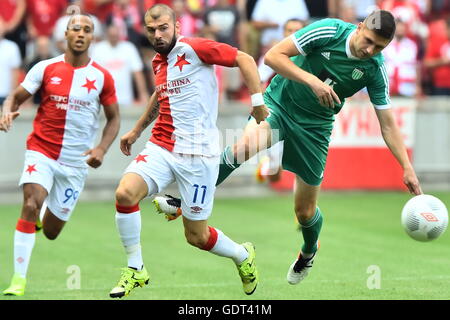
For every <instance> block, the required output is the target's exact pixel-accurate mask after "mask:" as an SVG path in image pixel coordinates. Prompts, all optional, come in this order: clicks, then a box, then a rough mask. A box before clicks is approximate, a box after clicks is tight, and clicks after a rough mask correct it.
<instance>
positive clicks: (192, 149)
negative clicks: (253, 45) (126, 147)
mask: <svg viewBox="0 0 450 320" xmlns="http://www.w3.org/2000/svg"><path fill="white" fill-rule="evenodd" d="M236 55H237V49H236V48H234V47H232V46H230V45H227V44H224V43H219V42H216V41H213V40H209V39H203V38H185V37H179V38H178V40H177V42H176V44H175V46H174V47H173V49H172V50H171V51H170V52H169V54H167V55H163V54H159V53H158V54H157V55H156V56H155V57H154V59H153V72H154V73H155V84H156V92H157V97H158V102H159V104H160V109H159V116H158V119H157V121H156V123H155V125H154V127H153V130H152V136H151V138H150V141H152V142H153V143H155V144H157V145H159V146H161V147H163V148H166V149H167V150H169V151H171V152H175V153H183V154H195V155H203V156H216V155H218V154H220V145H219V130H218V129H217V126H216V121H217V109H218V103H219V101H218V100H219V90H218V85H217V79H216V76H215V73H214V66H213V65H214V64H217V65H222V66H227V67H232V66H234V63H235V60H236Z"/></svg>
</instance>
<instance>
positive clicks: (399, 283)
mask: <svg viewBox="0 0 450 320" xmlns="http://www.w3.org/2000/svg"><path fill="white" fill-rule="evenodd" d="M433 195H435V196H437V197H439V198H440V199H441V200H442V201H444V203H446V204H447V206H448V207H450V193H433ZM409 198H410V196H409V195H408V194H406V193H395V192H392V193H391V192H373V193H365V192H343V193H329V192H323V193H322V194H321V197H320V201H319V205H320V207H321V210H322V212H323V213H324V225H323V228H322V233H321V237H320V240H321V248H320V250H319V253H318V255H317V258H316V261H315V264H314V267H313V269H312V270H311V273H310V275H309V276H308V278H306V279H305V280H304V282H302V283H301V284H300V285H298V286H291V285H289V284H288V283H287V282H286V272H287V269H288V267H289V266H290V264H291V263H292V261H293V260H294V259H295V257H296V255H297V253H298V250H299V248H300V246H301V244H302V238H301V234H300V233H299V232H298V231H297V230H296V225H295V222H294V215H293V198H292V195H282V196H274V197H269V198H261V199H244V198H242V199H219V200H216V203H215V209H214V212H213V214H212V217H211V219H210V225H212V226H214V227H217V228H219V229H221V230H222V231H224V233H225V234H227V235H228V236H229V237H231V238H232V239H233V240H235V241H237V242H245V241H252V242H253V243H254V244H255V245H256V252H257V254H256V259H257V265H258V269H259V272H260V283H259V285H258V288H257V290H256V292H255V293H254V294H253V295H252V296H246V295H245V294H244V293H243V291H242V287H241V283H240V279H239V276H238V274H237V270H236V268H235V266H234V264H233V263H232V262H231V260H228V259H225V258H221V257H217V256H214V255H212V254H209V253H207V252H204V251H201V250H198V249H196V248H194V247H191V246H189V245H188V244H187V242H186V241H185V239H184V234H183V227H182V222H181V220H180V219H178V220H176V221H173V222H166V221H165V219H163V217H162V216H158V215H156V214H155V211H154V209H153V207H152V206H151V203H150V201H148V200H147V201H143V202H142V203H141V213H142V247H143V256H144V261H145V264H146V267H147V269H148V271H149V273H150V285H149V286H146V287H144V288H137V289H135V290H134V291H133V292H132V293H131V295H130V296H129V297H127V298H125V299H149V300H181V299H190V300H202V299H212V300H216V299H217V300H246V299H248V300H252V299H257V300H265V299H269V300H302V299H402V300H403V299H449V298H450V231H448V230H447V232H446V233H445V234H444V235H443V236H442V237H441V238H439V239H437V240H435V241H432V242H428V243H421V242H416V241H414V240H412V239H410V238H409V237H408V236H407V235H406V233H405V232H404V231H403V229H402V227H401V224H400V215H401V209H402V206H403V204H404V203H406V201H407V200H408V199H409ZM19 210H20V206H18V205H2V206H0V212H1V217H2V218H1V224H0V239H1V241H0V288H1V289H2V290H3V289H4V288H6V287H7V286H8V284H9V281H10V277H11V275H12V272H13V262H12V259H13V234H14V228H15V224H16V222H17V218H18V215H19ZM114 213H115V207H114V201H111V202H109V203H100V202H99V203H79V204H78V206H77V208H76V210H75V212H74V214H73V216H72V219H71V220H70V221H69V223H68V224H67V225H66V227H65V230H63V232H62V233H61V235H60V237H59V238H58V239H57V240H55V241H50V240H47V239H45V237H44V236H43V234H41V233H38V234H37V237H36V245H35V247H34V251H33V256H32V259H31V264H30V269H29V272H28V284H27V292H26V295H25V296H24V297H4V296H0V300H7V299H96V300H98V299H109V296H108V293H109V290H110V289H111V288H112V287H113V286H114V285H115V284H116V282H117V280H118V279H119V275H120V268H121V267H124V266H126V257H125V253H124V251H123V248H122V246H121V244H120V240H119V236H118V233H117V230H116V227H115V221H114ZM73 266H75V267H73ZM73 270H79V271H80V278H79V279H80V282H79V283H80V289H70V288H68V287H70V286H71V284H72V286H73V283H74V282H71V280H72V279H73V275H74V273H73V272H74V271H73ZM373 270H378V271H379V276H380V277H379V279H380V282H379V284H380V288H379V289H369V288H368V283H369V284H371V283H373V282H372V281H371V279H373V277H374V276H376V275H375V274H374V273H372V272H373Z"/></svg>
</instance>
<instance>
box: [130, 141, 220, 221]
mask: <svg viewBox="0 0 450 320" xmlns="http://www.w3.org/2000/svg"><path fill="white" fill-rule="evenodd" d="M126 173H136V174H138V175H140V176H141V177H142V178H143V179H144V180H145V182H146V183H147V185H148V186H149V192H150V193H151V191H150V186H151V185H153V184H152V183H151V182H150V179H151V180H153V181H154V183H156V185H157V186H158V190H157V192H161V191H163V190H164V189H165V188H166V187H167V186H168V185H169V184H171V183H172V182H174V181H176V182H177V184H178V190H179V192H180V195H181V209H182V210H183V216H185V217H186V218H187V219H189V220H207V219H208V218H209V216H210V215H211V212H212V208H213V204H214V193H215V191H216V181H217V176H218V175H219V156H216V157H205V156H200V155H184V154H179V153H173V152H170V151H168V150H166V149H164V148H162V147H160V146H158V145H156V144H154V143H152V142H150V141H148V142H147V144H146V146H145V148H144V150H143V151H142V152H141V153H140V154H139V155H137V156H136V158H135V159H134V160H133V162H131V163H130V165H129V166H128V167H127V169H126V170H125V174H126ZM149 196H151V194H149Z"/></svg>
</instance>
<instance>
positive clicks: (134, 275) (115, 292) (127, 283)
mask: <svg viewBox="0 0 450 320" xmlns="http://www.w3.org/2000/svg"><path fill="white" fill-rule="evenodd" d="M149 280H150V277H149V276H148V273H147V270H146V269H145V267H144V268H143V269H142V270H141V271H137V270H135V269H133V268H130V267H127V268H122V275H121V276H120V280H119V282H118V283H117V286H115V287H114V288H113V289H112V290H111V292H110V293H109V296H110V297H111V298H122V297H123V296H127V295H128V294H129V293H130V291H131V290H133V289H134V288H136V287H143V286H144V284H148V282H149Z"/></svg>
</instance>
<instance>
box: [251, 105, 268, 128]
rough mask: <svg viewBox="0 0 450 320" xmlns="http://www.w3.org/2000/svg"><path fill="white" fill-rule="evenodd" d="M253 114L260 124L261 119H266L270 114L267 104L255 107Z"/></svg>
mask: <svg viewBox="0 0 450 320" xmlns="http://www.w3.org/2000/svg"><path fill="white" fill-rule="evenodd" d="M251 115H252V117H253V118H255V120H256V123H257V124H259V123H260V122H261V121H264V120H265V119H266V118H267V117H268V116H269V109H268V108H267V107H266V106H265V105H261V106H259V107H253V111H252V113H251Z"/></svg>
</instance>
